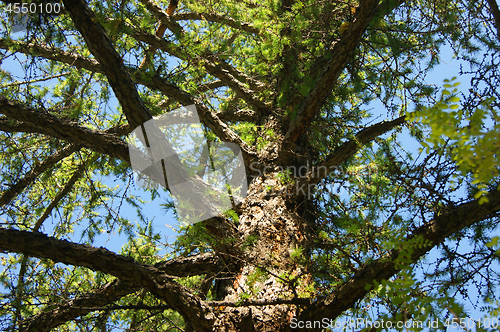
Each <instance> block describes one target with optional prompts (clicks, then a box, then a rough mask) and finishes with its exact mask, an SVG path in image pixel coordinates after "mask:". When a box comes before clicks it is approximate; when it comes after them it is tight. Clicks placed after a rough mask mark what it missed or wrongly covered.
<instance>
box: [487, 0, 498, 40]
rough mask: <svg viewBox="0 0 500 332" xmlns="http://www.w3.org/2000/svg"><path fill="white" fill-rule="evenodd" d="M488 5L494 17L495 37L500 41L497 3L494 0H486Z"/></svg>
mask: <svg viewBox="0 0 500 332" xmlns="http://www.w3.org/2000/svg"><path fill="white" fill-rule="evenodd" d="M488 4H489V5H490V11H491V14H492V15H493V18H494V19H495V28H496V29H497V39H498V40H499V41H500V10H499V9H498V4H497V2H496V0H488Z"/></svg>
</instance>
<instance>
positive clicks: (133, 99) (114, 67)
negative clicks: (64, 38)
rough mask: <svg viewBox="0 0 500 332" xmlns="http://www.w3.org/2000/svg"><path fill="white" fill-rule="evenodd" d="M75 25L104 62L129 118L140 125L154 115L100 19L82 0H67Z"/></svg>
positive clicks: (95, 54)
mask: <svg viewBox="0 0 500 332" xmlns="http://www.w3.org/2000/svg"><path fill="white" fill-rule="evenodd" d="M63 2H64V6H65V7H66V10H67V11H68V12H69V14H70V16H71V19H72V20H73V23H74V24H75V27H76V28H77V29H78V30H79V31H80V32H81V34H82V36H83V38H84V39H85V42H86V44H87V46H88V48H89V49H90V51H91V52H92V54H93V55H94V56H95V57H96V59H97V60H98V61H99V63H100V64H101V66H102V68H103V71H104V74H105V75H106V77H107V79H108V82H109V84H110V85H111V88H112V89H113V92H114V93H115V95H116V98H117V99H118V101H119V102H120V105H121V106H122V108H123V113H124V114H125V116H126V117H127V120H128V122H129V123H130V124H131V125H132V126H134V127H138V126H140V125H141V124H143V123H144V122H145V121H148V120H150V119H151V118H152V116H151V114H150V113H149V111H148V110H147V108H146V106H144V103H143V102H142V99H141V98H140V97H139V93H138V92H137V89H136V87H135V85H134V82H132V79H131V78H130V75H129V73H128V71H127V69H126V68H125V66H124V65H123V60H122V58H121V57H120V55H119V54H118V53H117V52H116V50H115V49H114V48H113V46H112V43H111V40H110V39H109V37H108V36H107V35H106V32H105V31H104V28H103V27H102V26H101V25H100V24H99V23H97V20H96V18H95V16H94V14H93V13H92V11H91V10H90V9H89V8H88V7H87V5H86V4H85V1H83V0H64V1H63Z"/></svg>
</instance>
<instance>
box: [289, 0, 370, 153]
mask: <svg viewBox="0 0 500 332" xmlns="http://www.w3.org/2000/svg"><path fill="white" fill-rule="evenodd" d="M378 2H379V1H378V0H365V1H361V2H360V6H359V8H358V9H357V10H356V19H355V21H354V22H352V23H350V25H349V28H348V29H347V31H346V32H345V33H344V35H343V37H342V39H341V40H340V41H339V42H338V43H337V44H336V45H335V46H334V48H333V50H332V52H331V55H332V56H331V60H330V61H328V63H327V65H326V68H325V69H324V70H323V73H322V74H321V76H320V78H319V79H318V80H317V82H316V83H315V86H314V88H313V89H312V90H311V92H310V93H309V96H308V97H307V99H306V100H305V101H304V103H303V104H302V106H301V107H300V109H299V110H298V112H297V116H296V117H295V119H294V120H293V122H292V123H291V125H290V128H289V130H288V132H287V134H286V135H285V140H284V142H285V144H286V145H287V146H290V145H293V144H294V143H295V142H297V140H298V139H299V138H300V137H302V134H304V132H305V131H306V130H307V128H308V127H309V125H310V124H311V122H312V120H313V118H314V116H315V115H316V114H317V113H318V112H319V110H320V109H321V107H322V106H323V105H324V103H325V101H326V99H327V98H328V96H329V95H330V93H331V91H332V89H333V87H334V84H335V83H336V82H337V79H338V77H339V76H340V74H341V73H342V71H343V70H344V68H345V65H346V63H347V60H348V59H349V57H350V56H351V54H352V52H353V51H354V49H355V48H356V47H357V45H358V43H359V40H360V39H361V36H362V35H363V33H364V32H365V30H366V27H367V26H368V24H369V23H370V20H371V19H372V17H373V15H374V13H375V9H376V8H377V5H378Z"/></svg>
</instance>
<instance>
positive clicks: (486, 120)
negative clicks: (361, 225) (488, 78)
mask: <svg viewBox="0 0 500 332" xmlns="http://www.w3.org/2000/svg"><path fill="white" fill-rule="evenodd" d="M455 80H456V77H453V78H452V79H451V80H445V83H446V84H445V85H444V89H443V91H442V93H441V98H440V100H439V101H438V102H437V103H436V104H435V105H434V106H432V107H426V108H423V109H421V110H419V111H416V112H412V113H409V114H408V117H409V119H410V121H419V122H420V123H422V125H424V126H427V127H429V129H430V135H429V136H428V137H427V138H426V139H425V140H424V141H422V142H421V144H422V146H423V147H424V148H425V149H426V152H427V153H429V151H430V149H431V148H432V149H434V150H437V151H441V153H444V154H446V156H447V157H448V158H450V159H451V160H453V161H454V162H455V163H456V165H457V168H458V170H459V171H460V173H461V174H462V176H467V175H469V174H470V175H471V177H472V178H473V181H472V182H471V184H472V185H474V186H475V187H476V188H477V190H475V191H476V192H475V194H474V198H479V200H480V203H483V202H487V201H488V198H487V196H485V194H486V193H487V191H486V189H487V188H488V185H489V184H491V183H492V181H495V178H496V177H498V175H499V174H500V167H499V166H498V165H500V155H499V154H498V151H500V116H499V115H498V114H497V110H495V108H493V107H491V105H492V104H493V103H494V101H495V99H494V98H493V97H487V98H484V100H483V101H482V102H481V103H480V104H479V106H478V107H477V108H475V109H473V110H472V111H470V110H469V111H467V110H465V109H463V108H460V104H459V102H460V98H459V97H458V96H457V91H458V90H457V87H458V86H459V84H460V83H458V82H454V81H455ZM498 189H500V187H498Z"/></svg>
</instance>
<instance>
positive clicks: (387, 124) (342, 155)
mask: <svg viewBox="0 0 500 332" xmlns="http://www.w3.org/2000/svg"><path fill="white" fill-rule="evenodd" d="M404 122H405V117H404V116H402V117H399V118H397V119H394V120H392V121H382V122H379V123H376V124H374V125H372V126H370V127H368V128H365V129H363V130H361V131H360V132H359V133H358V134H356V136H355V137H354V138H353V139H351V140H349V141H347V142H345V143H343V144H342V145H340V146H339V147H338V148H336V149H335V150H334V151H333V152H332V153H331V154H330V155H329V156H328V157H327V158H326V159H325V160H324V161H323V162H321V163H320V164H319V165H314V168H313V169H312V171H311V172H310V173H309V174H307V176H305V177H304V178H301V179H300V180H299V183H298V187H299V188H302V186H304V185H306V184H317V183H319V182H320V181H321V180H322V179H323V178H324V176H326V175H327V174H329V173H330V172H331V171H332V170H333V169H334V167H336V166H339V165H341V164H343V163H344V162H345V161H346V160H347V159H349V158H350V157H352V156H353V155H354V154H356V152H358V151H359V149H361V147H363V145H365V144H367V143H369V142H371V141H372V140H374V139H375V138H377V137H378V136H380V135H382V134H385V133H387V132H388V131H390V130H392V129H394V128H395V127H397V126H400V125H402V124H403V123H404Z"/></svg>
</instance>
